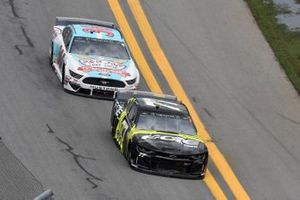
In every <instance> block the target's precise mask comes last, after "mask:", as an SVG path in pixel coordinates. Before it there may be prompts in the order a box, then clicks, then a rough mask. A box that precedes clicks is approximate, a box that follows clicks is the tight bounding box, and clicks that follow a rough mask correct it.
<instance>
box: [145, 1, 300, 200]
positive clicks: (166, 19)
mask: <svg viewBox="0 0 300 200" xmlns="http://www.w3.org/2000/svg"><path fill="white" fill-rule="evenodd" d="M143 2H144V4H143V5H144V9H145V10H146V13H147V15H148V16H150V21H151V22H152V24H153V26H154V29H155V31H156V33H157V35H158V38H159V40H160V43H161V45H162V46H163V47H164V49H165V52H166V54H167V55H168V58H169V59H170V61H171V63H172V65H173V67H174V68H175V72H176V74H177V76H178V77H179V79H180V80H181V83H182V84H183V87H184V88H185V89H186V91H187V93H188V94H189V96H190V98H191V99H193V101H194V105H195V106H196V108H197V110H198V113H200V116H201V118H202V120H203V122H204V124H205V125H206V127H207V129H208V130H209V133H210V134H211V135H212V137H213V139H214V141H215V142H216V143H217V145H218V146H219V147H220V149H221V151H222V153H224V155H225V157H226V158H227V160H228V162H229V163H230V165H231V166H232V168H233V170H234V172H235V173H236V175H237V176H238V178H239V180H240V181H241V183H242V184H243V185H244V187H245V189H246V191H247V192H248V193H249V195H250V197H251V198H252V199H278V200H280V199H299V198H300V190H299V188H300V172H299V167H300V147H299V145H298V144H299V143H300V134H299V133H300V120H299V119H300V99H299V96H298V94H297V93H296V91H295V90H294V88H293V87H292V85H291V84H290V82H289V81H288V80H287V77H286V75H285V74H284V72H283V71H282V69H281V68H280V66H279V64H278V63H277V61H276V59H275V58H274V55H273V53H272V51H271V49H270V47H269V46H268V44H267V43H266V41H265V39H264V38H263V36H262V34H261V32H260V31H259V29H258V27H257V25H256V24H255V21H254V19H253V17H252V15H251V13H250V11H249V9H248V8H247V5H246V3H245V2H243V1H240V0H229V1H219V0H203V1H198V0H189V1H186V3H182V2H183V1H181V0H165V1H159V0H153V1H143Z"/></svg>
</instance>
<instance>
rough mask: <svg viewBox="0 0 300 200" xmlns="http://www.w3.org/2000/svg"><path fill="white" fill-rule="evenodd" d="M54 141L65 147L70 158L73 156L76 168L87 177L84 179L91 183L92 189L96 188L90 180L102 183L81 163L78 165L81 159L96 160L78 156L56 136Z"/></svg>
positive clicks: (101, 180)
mask: <svg viewBox="0 0 300 200" xmlns="http://www.w3.org/2000/svg"><path fill="white" fill-rule="evenodd" d="M56 139H57V141H58V142H60V143H61V144H63V145H65V146H66V149H65V150H66V151H67V152H68V153H70V154H71V155H72V156H73V159H74V161H75V163H76V164H77V166H78V167H79V168H80V169H81V170H82V171H83V172H84V173H85V174H86V175H88V176H89V177H88V178H86V180H87V181H88V182H89V183H92V184H93V189H94V188H96V187H95V185H96V186H97V187H98V185H97V184H95V182H93V181H92V180H96V181H100V182H103V179H101V178H99V177H97V176H96V175H94V174H92V173H91V172H89V171H88V170H87V169H86V168H85V167H84V166H83V165H82V164H81V163H80V159H83V160H96V159H95V158H92V157H88V156H83V155H80V154H77V153H75V152H74V148H73V147H72V146H71V145H70V144H68V143H67V142H66V141H64V140H62V139H61V138H59V137H57V136H56Z"/></svg>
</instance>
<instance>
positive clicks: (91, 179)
mask: <svg viewBox="0 0 300 200" xmlns="http://www.w3.org/2000/svg"><path fill="white" fill-rule="evenodd" d="M86 180H87V181H88V182H89V183H91V184H92V188H93V189H95V188H97V187H98V184H96V183H95V182H94V181H93V178H86Z"/></svg>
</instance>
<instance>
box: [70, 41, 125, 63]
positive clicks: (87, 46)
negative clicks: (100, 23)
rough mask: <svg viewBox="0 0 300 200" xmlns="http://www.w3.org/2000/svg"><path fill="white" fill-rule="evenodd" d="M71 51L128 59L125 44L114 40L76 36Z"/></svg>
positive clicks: (80, 53)
mask: <svg viewBox="0 0 300 200" xmlns="http://www.w3.org/2000/svg"><path fill="white" fill-rule="evenodd" d="M70 53H74V54H79V55H88V56H90V55H91V56H103V57H110V58H117V59H124V60H128V59H129V55H128V52H127V49H126V48H125V44H124V43H122V42H118V41H113V40H103V39H95V38H87V37H75V38H74V40H73V44H72V47H71V50H70Z"/></svg>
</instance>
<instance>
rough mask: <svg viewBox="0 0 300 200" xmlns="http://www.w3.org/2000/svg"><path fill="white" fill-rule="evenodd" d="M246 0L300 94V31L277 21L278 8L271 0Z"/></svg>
mask: <svg viewBox="0 0 300 200" xmlns="http://www.w3.org/2000/svg"><path fill="white" fill-rule="evenodd" d="M299 1H300V0H299ZM246 2H247V3H248V6H249V8H250V10H251V12H252V14H253V16H254V18H255V19H256V22H257V24H258V26H259V27H260V29H261V31H262V33H263V35H264V36H265V38H266V40H267V41H268V43H269V44H270V46H271V48H272V49H273V51H274V54H275V56H276V57H277V59H278V62H279V63H280V64H281V66H282V68H283V69H284V70H285V72H286V74H287V76H288V78H289V79H290V81H291V82H292V84H293V85H294V87H295V88H296V90H297V91H298V93H299V94H300V32H294V31H289V30H288V28H287V27H286V26H285V25H282V24H279V23H278V22H277V19H276V15H277V14H278V8H277V7H276V5H275V4H274V3H273V2H272V1H271V0H246Z"/></svg>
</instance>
